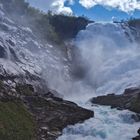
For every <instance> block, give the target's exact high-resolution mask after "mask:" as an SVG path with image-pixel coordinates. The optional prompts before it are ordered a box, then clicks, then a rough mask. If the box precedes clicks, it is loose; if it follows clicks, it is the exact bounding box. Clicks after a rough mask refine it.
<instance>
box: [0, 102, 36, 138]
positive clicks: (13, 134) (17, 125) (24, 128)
mask: <svg viewBox="0 0 140 140" xmlns="http://www.w3.org/2000/svg"><path fill="white" fill-rule="evenodd" d="M0 140H35V123H34V120H33V118H32V116H31V115H30V114H29V113H28V111H27V110H26V109H25V108H24V106H23V105H22V104H21V103H20V102H18V101H17V102H13V101H9V102H0Z"/></svg>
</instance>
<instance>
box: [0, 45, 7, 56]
mask: <svg viewBox="0 0 140 140" xmlns="http://www.w3.org/2000/svg"><path fill="white" fill-rule="evenodd" d="M5 56H6V51H5V49H4V48H3V47H2V46H1V45H0V58H5Z"/></svg>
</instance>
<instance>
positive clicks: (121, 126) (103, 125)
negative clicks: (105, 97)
mask: <svg viewBox="0 0 140 140" xmlns="http://www.w3.org/2000/svg"><path fill="white" fill-rule="evenodd" d="M85 107H86V108H88V109H91V110H94V112H95V117H94V118H91V119H89V120H87V121H85V122H84V123H81V124H76V125H75V126H68V127H67V128H66V129H64V131H63V135H62V136H60V137H59V138H58V140H131V139H132V138H133V137H135V136H136V135H137V130H138V128H139V126H140V123H136V122H134V120H132V119H131V115H132V114H133V113H132V112H130V111H127V110H125V111H119V110H116V109H110V107H103V106H94V107H91V106H90V105H87V106H85Z"/></svg>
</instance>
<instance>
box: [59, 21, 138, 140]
mask: <svg viewBox="0 0 140 140" xmlns="http://www.w3.org/2000/svg"><path fill="white" fill-rule="evenodd" d="M75 46H76V47H77V48H78V50H79V52H80V56H79V55H77V56H76V57H78V62H79V65H81V66H82V68H83V69H84V72H85V74H84V77H82V80H81V81H82V82H81V83H82V85H81V86H80V84H79V85H78V87H77V89H78V88H79V91H78V90H76V92H75V95H76V96H75V97H73V99H77V101H76V102H77V103H79V105H81V106H82V107H85V108H88V109H90V110H93V111H94V113H95V117H94V118H91V119H89V120H87V121H85V122H84V123H81V124H76V125H75V126H68V127H67V128H65V129H64V131H63V135H62V136H60V137H59V138H58V140H131V139H132V138H133V137H135V136H136V135H137V130H138V128H139V127H140V123H136V122H135V121H134V120H132V118H131V115H132V114H133V113H132V112H130V111H128V110H124V111H119V110H116V109H111V108H110V107H105V106H92V105H90V104H89V103H86V102H87V101H88V99H89V98H90V97H93V96H98V95H101V94H107V93H116V94H121V93H122V92H123V90H124V89H125V88H128V87H133V86H139V83H140V79H139V77H140V63H139V60H140V53H139V52H140V47H139V45H137V43H136V42H135V40H134V36H133V35H132V31H131V30H130V29H129V28H128V26H126V25H125V24H112V23H107V24H101V23H95V24H91V25H89V26H88V27H87V29H86V30H84V31H81V32H80V33H79V34H78V36H77V38H76V40H75ZM79 60H80V61H79ZM79 72H80V70H79ZM83 83H84V84H85V85H86V84H87V85H88V86H90V87H92V88H93V90H94V91H92V88H91V89H90V90H89V91H88V90H87V87H86V86H84V84H83ZM76 84H77V83H76V82H75V83H73V85H74V86H71V89H73V90H74V87H75V85H76ZM81 89H82V90H81ZM85 89H86V90H87V91H86V90H85ZM69 91H70V90H69ZM81 91H82V92H81ZM87 92H88V93H87ZM78 94H79V95H78ZM85 94H87V95H86V97H85V98H84V97H83V96H85ZM73 95H74V94H73ZM88 95H90V96H88ZM70 96H71V95H70ZM77 97H78V98H77ZM81 97H83V98H81ZM69 99H70V100H72V101H73V99H71V97H69ZM85 99H87V100H85Z"/></svg>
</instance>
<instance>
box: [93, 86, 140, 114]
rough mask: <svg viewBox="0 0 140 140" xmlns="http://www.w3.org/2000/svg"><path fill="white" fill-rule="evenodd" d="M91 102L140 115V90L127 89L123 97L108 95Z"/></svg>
mask: <svg viewBox="0 0 140 140" xmlns="http://www.w3.org/2000/svg"><path fill="white" fill-rule="evenodd" d="M91 102H92V103H94V104H100V105H109V106H111V107H112V108H118V109H128V110H131V111H133V112H136V113H140V88H129V89H126V90H125V91H124V93H123V94H122V95H115V94H108V95H105V96H99V97H97V98H92V99H91Z"/></svg>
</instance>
